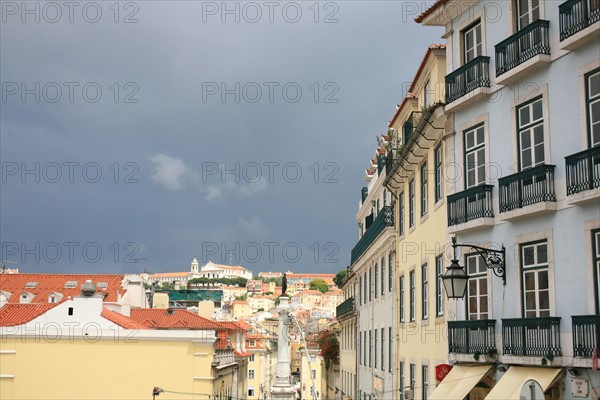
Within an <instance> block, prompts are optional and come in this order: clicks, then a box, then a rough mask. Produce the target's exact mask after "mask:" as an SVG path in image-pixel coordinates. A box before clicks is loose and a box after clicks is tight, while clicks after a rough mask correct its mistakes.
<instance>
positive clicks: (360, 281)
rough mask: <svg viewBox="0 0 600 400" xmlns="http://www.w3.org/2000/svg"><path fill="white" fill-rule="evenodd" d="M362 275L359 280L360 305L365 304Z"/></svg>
mask: <svg viewBox="0 0 600 400" xmlns="http://www.w3.org/2000/svg"><path fill="white" fill-rule="evenodd" d="M362 279H363V278H362V275H361V276H360V278H358V298H359V299H360V302H359V304H360V305H362V303H363V290H362V286H363V283H362Z"/></svg>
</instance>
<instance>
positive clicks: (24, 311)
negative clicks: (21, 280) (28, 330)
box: [0, 303, 60, 326]
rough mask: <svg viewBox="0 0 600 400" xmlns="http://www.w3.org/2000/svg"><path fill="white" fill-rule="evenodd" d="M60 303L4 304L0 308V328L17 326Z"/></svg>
mask: <svg viewBox="0 0 600 400" xmlns="http://www.w3.org/2000/svg"><path fill="white" fill-rule="evenodd" d="M59 304H60V303H29V304H18V303H16V304H14V303H6V304H5V305H4V306H3V307H2V308H0V326H17V325H23V324H26V323H27V322H29V321H31V320H33V319H35V318H37V317H39V316H40V315H42V314H44V313H45V312H46V311H48V310H51V309H52V308H54V307H56V306H57V305H59Z"/></svg>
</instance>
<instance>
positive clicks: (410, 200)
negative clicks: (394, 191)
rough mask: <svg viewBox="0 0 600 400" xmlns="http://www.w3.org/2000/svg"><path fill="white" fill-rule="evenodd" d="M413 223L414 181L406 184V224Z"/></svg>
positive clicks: (411, 224)
mask: <svg viewBox="0 0 600 400" xmlns="http://www.w3.org/2000/svg"><path fill="white" fill-rule="evenodd" d="M414 225H415V181H414V179H413V180H412V181H410V183H409V184H408V226H411V227H412V226H414Z"/></svg>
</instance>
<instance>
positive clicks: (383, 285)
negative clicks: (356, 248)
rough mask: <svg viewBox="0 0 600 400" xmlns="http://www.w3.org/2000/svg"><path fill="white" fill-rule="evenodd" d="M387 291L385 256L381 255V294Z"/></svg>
mask: <svg viewBox="0 0 600 400" xmlns="http://www.w3.org/2000/svg"><path fill="white" fill-rule="evenodd" d="M384 293H385V257H381V295H382V296H383V294H384Z"/></svg>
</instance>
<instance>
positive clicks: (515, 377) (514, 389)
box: [485, 367, 560, 400]
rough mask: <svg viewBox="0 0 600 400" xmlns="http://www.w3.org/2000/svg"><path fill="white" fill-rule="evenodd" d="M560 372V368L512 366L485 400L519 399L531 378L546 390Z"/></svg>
mask: <svg viewBox="0 0 600 400" xmlns="http://www.w3.org/2000/svg"><path fill="white" fill-rule="evenodd" d="M559 373H560V369H558V368H536V367H510V368H509V369H508V371H506V373H505V374H504V375H503V376H502V378H500V381H499V382H498V383H496V386H494V388H493V389H492V390H491V391H490V393H489V394H488V395H487V396H486V398H485V400H510V399H517V400H518V399H519V394H520V393H521V388H522V387H523V385H524V384H525V381H527V380H529V379H533V380H535V381H536V382H537V383H539V384H540V386H541V387H542V390H543V391H544V392H545V391H546V390H548V388H549V387H550V385H551V384H552V382H554V380H555V379H556V377H557V376H558V374H559Z"/></svg>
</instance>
